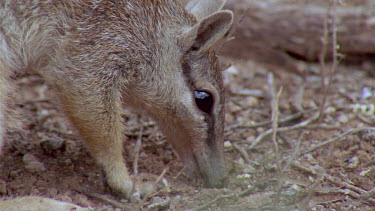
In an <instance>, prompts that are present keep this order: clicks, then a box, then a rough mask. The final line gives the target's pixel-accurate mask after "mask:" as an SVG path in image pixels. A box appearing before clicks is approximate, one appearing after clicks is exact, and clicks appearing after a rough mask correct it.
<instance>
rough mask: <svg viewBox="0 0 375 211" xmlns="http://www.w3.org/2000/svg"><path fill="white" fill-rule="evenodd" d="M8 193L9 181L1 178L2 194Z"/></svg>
mask: <svg viewBox="0 0 375 211" xmlns="http://www.w3.org/2000/svg"><path fill="white" fill-rule="evenodd" d="M6 193H7V183H6V182H5V181H4V180H2V179H0V194H6Z"/></svg>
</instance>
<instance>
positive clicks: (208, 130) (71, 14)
mask: <svg viewBox="0 0 375 211" xmlns="http://www.w3.org/2000/svg"><path fill="white" fill-rule="evenodd" d="M223 4H224V0H216V1H215V0H193V1H191V2H189V3H188V4H187V5H186V7H185V8H183V7H182V6H181V5H180V4H179V3H177V2H176V1H175V0H129V1H126V0H112V1H110V0H95V1H94V0H75V1H73V0H71V1H68V0H60V1H52V0H18V1H15V0H14V1H13V0H0V111H1V113H0V125H1V127H0V145H2V144H1V143H2V142H4V141H3V140H4V133H5V130H6V129H5V123H6V109H7V108H6V106H7V104H8V101H9V99H7V98H8V96H9V94H10V91H11V90H12V89H11V88H10V87H11V84H10V82H11V80H10V77H11V76H12V75H13V74H15V73H19V72H22V71H25V70H34V71H36V72H37V73H39V74H40V75H41V76H43V78H44V79H45V80H46V82H47V83H48V84H49V85H50V86H51V87H53V88H54V90H55V91H56V93H57V95H58V97H59V99H60V101H61V103H62V105H63V108H64V109H65V112H66V114H67V116H68V117H69V119H70V120H71V122H72V123H73V125H74V126H75V127H76V129H77V130H78V132H79V134H80V136H81V137H82V139H83V140H84V141H85V142H86V145H87V147H88V149H89V151H90V153H91V155H92V156H93V157H94V158H95V160H96V162H97V163H98V164H99V165H100V166H101V168H102V169H103V170H104V173H105V178H106V182H107V184H108V185H109V187H110V188H111V189H112V190H113V191H115V192H117V193H120V194H121V195H123V196H125V197H129V196H130V192H131V189H132V179H131V178H130V176H129V173H128V171H127V168H126V166H125V162H124V160H123V155H122V144H123V140H124V137H123V135H122V134H123V127H124V126H123V123H122V117H121V113H122V111H123V108H124V106H131V107H135V108H141V109H143V110H146V111H147V113H148V114H149V115H150V116H151V117H152V118H154V119H155V121H157V123H158V125H159V127H160V128H161V130H162V132H163V133H164V134H165V135H166V137H167V140H168V141H169V143H171V144H172V145H173V147H174V149H175V150H176V151H177V153H178V155H179V157H180V158H181V160H182V161H183V162H184V164H185V166H186V170H187V173H188V175H190V176H192V177H194V176H196V175H199V176H200V177H202V178H203V179H204V181H205V183H206V184H207V186H209V187H221V186H223V183H224V181H225V177H226V171H225V162H224V156H223V127H224V96H223V84H222V76H221V72H220V69H219V66H218V61H217V58H216V56H215V53H214V51H213V50H212V47H213V45H214V44H215V43H216V42H217V41H218V40H219V39H221V38H222V37H223V35H224V34H225V33H226V32H227V30H228V29H229V27H230V26H231V24H232V20H233V14H232V12H231V11H226V10H221V9H222V7H223Z"/></svg>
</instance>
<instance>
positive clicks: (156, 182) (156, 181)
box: [138, 167, 168, 210]
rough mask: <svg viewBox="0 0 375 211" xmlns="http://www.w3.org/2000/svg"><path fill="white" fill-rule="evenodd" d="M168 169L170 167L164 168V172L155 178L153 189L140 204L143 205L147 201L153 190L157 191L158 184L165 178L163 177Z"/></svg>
mask: <svg viewBox="0 0 375 211" xmlns="http://www.w3.org/2000/svg"><path fill="white" fill-rule="evenodd" d="M167 170H168V167H165V168H164V170H163V172H162V173H161V174H160V175H159V177H158V178H157V179H156V180H155V182H154V184H153V185H152V190H151V191H150V192H148V193H147V195H146V196H145V197H144V198H143V199H142V201H141V203H139V204H140V206H142V205H143V204H144V203H145V201H146V200H147V199H148V198H149V197H150V196H151V195H152V194H153V192H154V191H155V188H156V186H157V185H158V184H159V182H160V180H162V179H163V177H164V175H165V173H166V172H167ZM139 208H140V207H139ZM138 210H140V209H138Z"/></svg>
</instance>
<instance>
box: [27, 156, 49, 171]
mask: <svg viewBox="0 0 375 211" xmlns="http://www.w3.org/2000/svg"><path fill="white" fill-rule="evenodd" d="M22 161H23V162H24V163H25V169H26V170H28V171H30V172H42V171H45V170H46V168H45V167H44V164H43V163H41V162H39V161H38V159H37V158H36V157H35V156H34V155H32V154H25V155H24V156H23V158H22Z"/></svg>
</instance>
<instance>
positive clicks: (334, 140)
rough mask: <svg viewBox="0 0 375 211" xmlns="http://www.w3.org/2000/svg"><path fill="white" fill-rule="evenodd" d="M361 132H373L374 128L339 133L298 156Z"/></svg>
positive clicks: (354, 129)
mask: <svg viewBox="0 0 375 211" xmlns="http://www.w3.org/2000/svg"><path fill="white" fill-rule="evenodd" d="M363 130H375V127H362V128H351V129H349V130H347V131H345V132H344V133H341V134H340V135H339V136H336V137H334V138H331V139H329V140H328V141H325V142H323V143H321V144H318V145H316V146H315V147H312V148H310V149H309V150H306V151H304V152H302V153H301V154H300V156H301V155H304V154H306V153H309V152H312V151H314V150H316V149H318V148H320V147H323V146H326V145H328V144H331V143H333V142H336V141H340V140H341V139H342V138H344V137H345V136H347V135H350V134H353V133H358V132H360V131H363Z"/></svg>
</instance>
